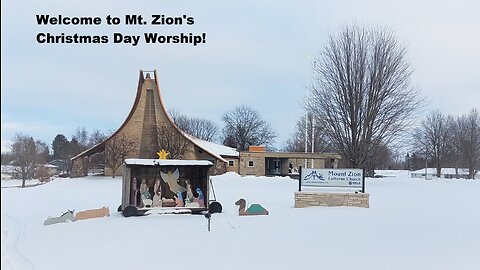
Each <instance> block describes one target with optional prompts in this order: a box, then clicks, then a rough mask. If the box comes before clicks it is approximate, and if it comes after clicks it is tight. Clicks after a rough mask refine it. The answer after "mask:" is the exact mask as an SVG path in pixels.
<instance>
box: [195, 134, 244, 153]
mask: <svg viewBox="0 0 480 270" xmlns="http://www.w3.org/2000/svg"><path fill="white" fill-rule="evenodd" d="M186 135H187V136H188V137H189V138H190V139H191V140H192V141H194V142H195V143H196V144H198V145H200V146H201V147H203V148H205V149H207V150H208V151H210V152H213V153H215V154H217V155H219V156H229V157H238V156H239V153H238V151H237V149H235V148H232V147H228V146H225V145H221V144H216V143H212V142H209V141H204V140H202V139H199V138H196V137H193V136H191V135H188V134H186Z"/></svg>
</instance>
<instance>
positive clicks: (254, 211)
mask: <svg viewBox="0 0 480 270" xmlns="http://www.w3.org/2000/svg"><path fill="white" fill-rule="evenodd" d="M235 205H239V206H240V208H239V209H238V215H240V216H253V215H268V211H267V209H265V208H263V206H261V205H260V204H258V203H254V204H252V205H250V207H248V209H247V210H245V208H246V207H247V202H246V201H245V199H240V200H238V201H236V202H235Z"/></svg>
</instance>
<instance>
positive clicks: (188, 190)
mask: <svg viewBox="0 0 480 270" xmlns="http://www.w3.org/2000/svg"><path fill="white" fill-rule="evenodd" d="M212 166H213V163H212V162H210V161H208V160H173V159H126V160H125V166H124V171H123V184H122V204H121V205H120V207H119V209H118V210H119V211H122V213H123V215H124V216H125V217H129V216H137V215H144V214H145V213H147V212H148V211H152V212H155V211H158V212H161V211H162V210H164V211H166V212H171V213H175V212H177V213H180V212H182V211H183V212H185V211H186V212H192V213H200V212H203V211H209V212H213V213H214V212H221V205H220V204H219V203H218V202H213V203H212V204H210V201H209V196H210V184H211V182H210V175H209V169H210V168H211V167H212Z"/></svg>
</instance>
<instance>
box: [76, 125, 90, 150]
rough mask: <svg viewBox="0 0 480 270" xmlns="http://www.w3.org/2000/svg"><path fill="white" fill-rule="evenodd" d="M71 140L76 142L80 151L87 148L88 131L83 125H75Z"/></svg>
mask: <svg viewBox="0 0 480 270" xmlns="http://www.w3.org/2000/svg"><path fill="white" fill-rule="evenodd" d="M72 140H75V141H77V142H78V145H79V146H80V152H81V151H84V150H86V149H87V148H89V147H90V146H89V136H88V132H87V131H86V130H85V127H77V130H76V131H75V134H73V136H72Z"/></svg>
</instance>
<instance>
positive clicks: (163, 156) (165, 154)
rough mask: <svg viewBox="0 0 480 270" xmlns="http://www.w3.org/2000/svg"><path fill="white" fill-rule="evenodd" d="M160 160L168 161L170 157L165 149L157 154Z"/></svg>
mask: <svg viewBox="0 0 480 270" xmlns="http://www.w3.org/2000/svg"><path fill="white" fill-rule="evenodd" d="M157 155H158V159H167V156H168V155H170V153H168V152H167V151H165V149H162V150H160V152H157Z"/></svg>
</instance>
